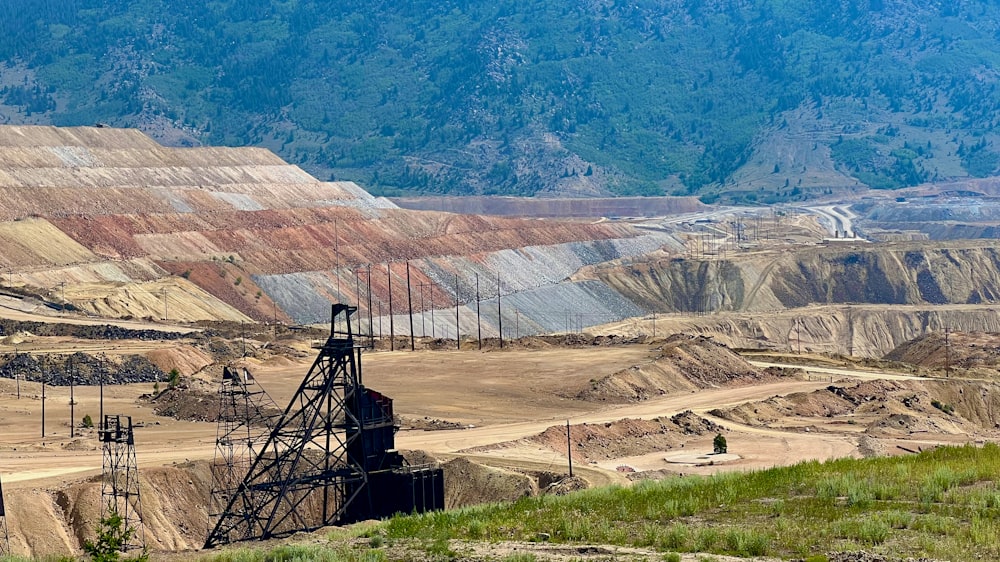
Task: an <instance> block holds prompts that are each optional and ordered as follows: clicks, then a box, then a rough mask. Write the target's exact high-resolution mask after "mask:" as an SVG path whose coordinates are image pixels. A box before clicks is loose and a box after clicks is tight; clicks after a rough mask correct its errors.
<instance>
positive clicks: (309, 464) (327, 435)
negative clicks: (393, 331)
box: [205, 304, 392, 548]
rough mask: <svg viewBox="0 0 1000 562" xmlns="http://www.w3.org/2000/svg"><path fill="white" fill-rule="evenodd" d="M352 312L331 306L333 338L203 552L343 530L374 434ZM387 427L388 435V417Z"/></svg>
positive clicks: (360, 485)
mask: <svg viewBox="0 0 1000 562" xmlns="http://www.w3.org/2000/svg"><path fill="white" fill-rule="evenodd" d="M356 311H357V308H356V307H351V306H347V305H344V304H335V305H333V307H332V318H331V322H330V337H329V338H328V339H327V340H326V343H324V344H322V345H321V346H320V351H319V354H318V355H317V357H316V360H315V361H314V362H313V365H312V367H311V368H310V369H309V372H308V373H307V374H306V376H305V378H304V379H303V381H302V383H301V385H300V386H299V388H298V390H297V392H296V393H295V395H294V396H293V397H292V400H291V401H290V402H289V404H288V407H287V408H286V409H285V411H284V413H283V414H282V415H281V418H280V419H279V420H278V421H277V423H276V424H275V425H274V427H273V428H272V429H271V432H270V435H269V436H268V439H267V441H266V443H265V444H264V446H263V447H262V449H261V450H260V451H259V452H258V454H257V455H256V456H255V458H254V459H253V461H252V463H251V466H250V470H249V471H248V472H247V474H246V476H245V478H244V479H243V481H242V482H241V483H240V485H239V486H238V487H237V489H236V491H235V493H234V494H233V495H232V496H231V497H230V498H229V501H228V503H227V505H226V508H225V509H224V510H223V511H222V512H221V513H220V515H219V517H218V520H217V521H216V523H215V526H214V527H213V529H212V530H211V531H210V532H209V535H208V538H207V539H206V541H205V548H212V547H215V546H217V545H220V544H225V543H226V542H227V541H228V540H229V539H230V538H231V537H234V536H240V537H241V538H243V539H268V538H272V537H277V536H284V535H288V534H291V533H294V532H297V531H311V530H315V529H318V528H320V527H324V526H327V525H333V524H337V523H341V522H342V521H343V519H344V515H345V514H346V513H347V509H348V506H350V505H351V503H352V502H354V501H355V500H356V499H357V498H358V496H359V495H360V494H361V493H362V491H363V490H364V489H365V484H366V482H367V472H366V462H367V461H369V459H368V458H367V456H366V455H365V454H364V449H365V448H364V447H362V446H361V444H362V442H361V437H362V432H363V431H365V430H368V429H372V423H371V422H372V420H371V419H370V417H369V419H368V420H366V421H365V422H364V423H362V419H361V417H362V416H361V415H359V412H360V411H361V410H362V409H363V408H362V406H361V403H362V402H363V401H365V397H366V396H367V395H366V394H365V393H364V392H363V391H364V389H363V387H362V386H361V372H360V354H361V348H360V347H356V346H355V344H354V336H353V333H352V331H351V318H350V317H351V315H352V314H354V313H355V312H356ZM338 328H340V329H344V330H346V331H338ZM376 417H379V418H381V417H382V416H376ZM378 421H381V422H386V420H381V419H380V420H378ZM387 423H388V426H389V427H390V429H392V419H391V415H390V416H389V419H388V420H387ZM380 427H382V426H380Z"/></svg>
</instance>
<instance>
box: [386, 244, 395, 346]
mask: <svg viewBox="0 0 1000 562" xmlns="http://www.w3.org/2000/svg"><path fill="white" fill-rule="evenodd" d="M385 270H386V272H387V273H386V275H388V276H389V351H396V323H395V322H394V321H393V319H392V262H391V261H390V262H389V263H387V264H385Z"/></svg>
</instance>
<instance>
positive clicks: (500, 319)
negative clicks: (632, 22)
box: [497, 272, 503, 349]
mask: <svg viewBox="0 0 1000 562" xmlns="http://www.w3.org/2000/svg"><path fill="white" fill-rule="evenodd" d="M497 333H499V334H500V349H503V309H501V308H500V273H499V272H497Z"/></svg>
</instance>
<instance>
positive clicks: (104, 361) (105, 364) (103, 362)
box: [97, 353, 108, 430]
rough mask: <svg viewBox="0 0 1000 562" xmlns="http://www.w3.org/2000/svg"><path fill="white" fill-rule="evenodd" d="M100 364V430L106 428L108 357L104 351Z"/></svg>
mask: <svg viewBox="0 0 1000 562" xmlns="http://www.w3.org/2000/svg"><path fill="white" fill-rule="evenodd" d="M98 364H99V365H100V366H101V369H100V373H98V374H99V375H100V382H99V384H100V385H101V398H100V403H101V406H100V408H101V412H100V414H99V416H100V418H99V419H98V420H97V429H98V430H100V429H104V375H105V373H107V371H108V358H107V356H106V355H104V354H103V353H102V354H101V359H100V361H99V362H98Z"/></svg>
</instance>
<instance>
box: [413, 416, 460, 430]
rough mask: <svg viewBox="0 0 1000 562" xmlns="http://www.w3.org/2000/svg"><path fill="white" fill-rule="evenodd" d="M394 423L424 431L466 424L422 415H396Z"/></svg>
mask: <svg viewBox="0 0 1000 562" xmlns="http://www.w3.org/2000/svg"><path fill="white" fill-rule="evenodd" d="M396 423H397V424H398V425H399V427H400V428H402V429H417V430H420V429H422V430H424V431H441V430H449V429H465V428H466V427H467V426H466V425H465V424H461V423H457V422H452V421H447V420H439V419H437V418H431V417H428V416H424V417H422V418H411V417H408V416H397V417H396Z"/></svg>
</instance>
